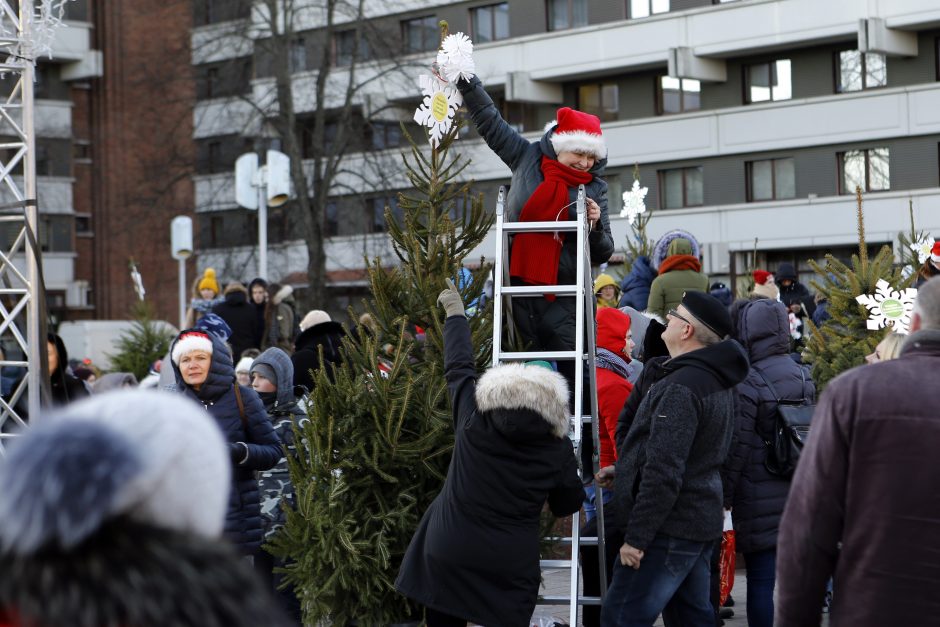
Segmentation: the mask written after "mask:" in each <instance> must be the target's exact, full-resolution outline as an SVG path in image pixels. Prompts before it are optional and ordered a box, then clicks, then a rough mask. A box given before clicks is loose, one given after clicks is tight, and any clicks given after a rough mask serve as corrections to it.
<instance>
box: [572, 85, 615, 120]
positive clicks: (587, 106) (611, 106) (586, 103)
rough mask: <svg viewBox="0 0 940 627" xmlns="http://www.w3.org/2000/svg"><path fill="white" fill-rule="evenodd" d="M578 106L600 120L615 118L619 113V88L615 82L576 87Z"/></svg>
mask: <svg viewBox="0 0 940 627" xmlns="http://www.w3.org/2000/svg"><path fill="white" fill-rule="evenodd" d="M578 108H579V109H581V110H582V111H584V112H585V113H591V114H593V115H596V116H597V117H599V118H600V119H601V121H602V122H609V121H610V120H616V119H617V118H618V117H619V114H620V90H619V88H618V87H617V85H616V84H615V83H604V84H600V85H581V86H580V87H578Z"/></svg>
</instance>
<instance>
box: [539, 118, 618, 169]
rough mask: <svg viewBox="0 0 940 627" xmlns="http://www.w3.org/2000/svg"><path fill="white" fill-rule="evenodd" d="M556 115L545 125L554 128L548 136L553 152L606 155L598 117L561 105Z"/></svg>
mask: <svg viewBox="0 0 940 627" xmlns="http://www.w3.org/2000/svg"><path fill="white" fill-rule="evenodd" d="M556 115H557V118H558V119H557V120H553V121H551V122H549V123H548V125H547V126H546V130H551V129H552V127H554V129H555V132H554V133H552V135H551V137H550V139H551V142H552V147H553V148H555V154H558V153H559V152H564V151H571V152H583V153H585V154H589V155H593V156H594V158H595V159H605V158H606V157H607V144H606V143H604V136H603V135H602V134H601V120H600V118H598V117H597V116H596V115H591V114H590V113H584V112H582V111H577V110H575V109H572V108H570V107H562V108H561V109H559V110H558V112H557V113H556Z"/></svg>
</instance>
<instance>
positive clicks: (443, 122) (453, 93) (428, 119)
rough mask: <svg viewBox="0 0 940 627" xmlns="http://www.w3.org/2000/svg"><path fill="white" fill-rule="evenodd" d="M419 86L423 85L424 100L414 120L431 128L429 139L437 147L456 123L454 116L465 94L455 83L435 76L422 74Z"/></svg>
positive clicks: (419, 78)
mask: <svg viewBox="0 0 940 627" xmlns="http://www.w3.org/2000/svg"><path fill="white" fill-rule="evenodd" d="M418 86H419V87H421V92H422V93H423V94H424V100H423V101H422V102H421V105H420V106H419V107H418V108H417V110H415V117H414V120H415V122H417V123H418V124H420V125H421V126H426V127H427V128H428V129H429V131H428V133H429V134H428V141H429V142H430V143H431V146H433V147H435V148H437V146H438V145H439V144H440V143H441V139H443V137H444V135H446V134H447V132H448V131H450V127H451V126H452V125H453V124H454V116H455V115H457V109H459V108H460V106H461V105H462V104H463V96H461V95H460V92H459V91H457V88H455V87H454V86H453V85H450V84H448V83H442V82H441V81H440V80H438V79H437V78H436V77H434V76H427V75H425V74H422V75H421V76H419V77H418Z"/></svg>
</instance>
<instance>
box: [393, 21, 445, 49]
mask: <svg viewBox="0 0 940 627" xmlns="http://www.w3.org/2000/svg"><path fill="white" fill-rule="evenodd" d="M401 37H402V42H403V44H404V46H403V48H402V51H403V52H404V53H405V54H410V53H412V52H427V51H429V50H437V48H438V45H440V35H439V31H438V30H437V18H436V17H434V16H433V15H427V16H425V17H416V18H414V19H411V20H403V21H402V23H401Z"/></svg>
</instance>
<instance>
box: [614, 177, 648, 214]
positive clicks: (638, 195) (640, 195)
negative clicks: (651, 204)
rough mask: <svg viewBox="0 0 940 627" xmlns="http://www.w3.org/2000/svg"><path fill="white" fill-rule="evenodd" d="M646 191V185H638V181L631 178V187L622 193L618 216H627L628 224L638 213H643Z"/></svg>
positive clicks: (644, 210)
mask: <svg viewBox="0 0 940 627" xmlns="http://www.w3.org/2000/svg"><path fill="white" fill-rule="evenodd" d="M648 191H649V188H648V187H640V181H638V180H637V179H633V187H632V188H631V189H630V191H627V192H624V193H623V209H621V211H620V217H621V218H627V220H628V221H629V222H630V224H633V221H634V220H636V217H637V216H638V215H640V214H641V213H645V212H646V202H645V199H646V193H647V192H648Z"/></svg>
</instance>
